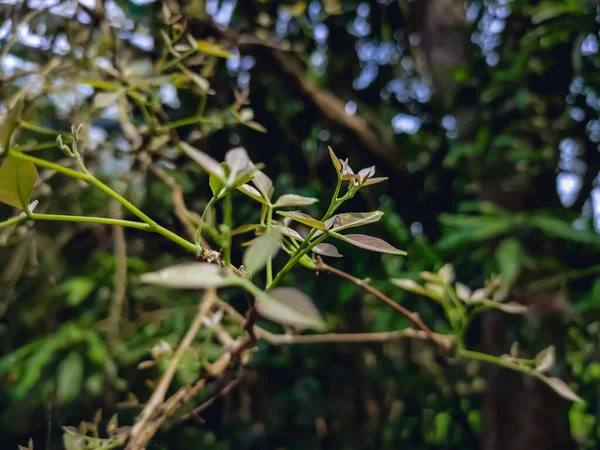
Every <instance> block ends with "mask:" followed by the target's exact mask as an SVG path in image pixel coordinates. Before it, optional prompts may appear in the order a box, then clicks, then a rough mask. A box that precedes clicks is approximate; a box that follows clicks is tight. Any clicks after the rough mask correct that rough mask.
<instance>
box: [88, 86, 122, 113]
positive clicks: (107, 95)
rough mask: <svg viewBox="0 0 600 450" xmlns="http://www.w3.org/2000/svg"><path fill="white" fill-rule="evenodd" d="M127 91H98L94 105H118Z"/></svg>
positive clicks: (98, 106)
mask: <svg viewBox="0 0 600 450" xmlns="http://www.w3.org/2000/svg"><path fill="white" fill-rule="evenodd" d="M124 93H125V91H122V90H121V91H114V92H98V93H97V94H96V96H95V97H94V106H95V107H96V108H98V109H102V108H107V107H109V106H112V105H116V104H117V102H118V101H119V99H120V98H121V97H122V96H123V94H124Z"/></svg>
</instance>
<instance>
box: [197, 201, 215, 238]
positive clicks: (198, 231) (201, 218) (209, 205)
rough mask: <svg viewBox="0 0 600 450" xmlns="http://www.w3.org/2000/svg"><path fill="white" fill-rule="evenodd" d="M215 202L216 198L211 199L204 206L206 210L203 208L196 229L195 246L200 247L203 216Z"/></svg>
mask: <svg viewBox="0 0 600 450" xmlns="http://www.w3.org/2000/svg"><path fill="white" fill-rule="evenodd" d="M216 202H217V198H216V197H212V198H211V199H210V200H209V201H208V203H207V204H206V208H204V211H203V212H202V216H201V217H200V223H199V224H198V228H196V245H197V246H198V247H199V246H200V238H201V237H202V226H203V225H204V216H205V215H206V212H207V211H208V210H209V209H210V208H212V207H213V205H214V204H215V203H216Z"/></svg>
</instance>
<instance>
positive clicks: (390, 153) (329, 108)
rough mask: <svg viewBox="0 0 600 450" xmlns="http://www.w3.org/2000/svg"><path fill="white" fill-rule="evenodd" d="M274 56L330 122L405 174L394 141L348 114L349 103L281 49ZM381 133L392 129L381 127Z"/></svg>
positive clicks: (360, 118) (299, 88) (275, 51)
mask: <svg viewBox="0 0 600 450" xmlns="http://www.w3.org/2000/svg"><path fill="white" fill-rule="evenodd" d="M271 55H272V56H273V58H274V60H275V62H276V63H277V65H278V66H279V69H280V70H281V71H282V72H283V73H284V74H286V75H287V76H288V77H289V78H290V79H291V80H292V82H293V83H294V85H295V86H296V87H297V88H298V90H299V91H300V92H302V94H303V95H304V96H305V97H306V98H307V99H308V100H309V101H310V102H312V103H313V104H314V105H315V107H316V108H317V109H318V110H319V111H320V112H321V114H323V115H324V116H325V117H326V118H327V119H328V120H329V121H331V122H332V123H334V124H335V125H337V126H338V127H340V128H342V129H344V130H346V131H347V132H348V133H350V134H351V135H352V136H354V137H355V138H356V140H357V141H358V142H360V144H361V145H362V146H363V147H364V148H365V149H366V150H367V151H368V152H369V153H371V154H372V155H374V156H376V157H378V158H381V159H382V160H383V161H385V162H386V163H387V164H388V165H389V166H390V167H392V168H393V169H394V170H396V171H402V172H404V171H405V170H406V167H405V166H406V164H405V162H404V161H403V160H402V158H401V157H400V153H399V152H398V150H397V148H396V147H395V146H394V143H393V141H392V140H391V139H386V138H384V137H382V136H381V135H380V134H381V133H377V132H376V131H375V130H373V129H372V128H371V127H370V126H369V124H368V122H367V121H366V120H365V119H364V118H362V117H360V116H358V115H355V114H347V113H346V103H345V102H344V101H343V100H342V99H340V98H339V97H337V96H335V95H334V94H332V93H331V92H329V91H326V90H325V89H322V88H320V87H319V86H317V85H316V84H315V83H314V82H313V81H312V80H310V79H309V78H307V77H306V76H305V75H304V71H303V70H302V67H301V66H300V64H299V62H298V61H297V60H296V59H295V58H294V57H293V56H290V55H288V54H286V53H284V52H282V51H279V50H272V51H271ZM377 128H379V129H381V130H385V129H389V127H386V126H385V125H383V124H378V127H377Z"/></svg>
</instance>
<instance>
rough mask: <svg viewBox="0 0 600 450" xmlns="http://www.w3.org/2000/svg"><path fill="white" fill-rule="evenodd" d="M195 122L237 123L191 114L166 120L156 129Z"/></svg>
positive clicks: (160, 129) (166, 128)
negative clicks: (171, 120) (166, 121)
mask: <svg viewBox="0 0 600 450" xmlns="http://www.w3.org/2000/svg"><path fill="white" fill-rule="evenodd" d="M196 123H209V124H213V125H232V124H235V123H238V122H237V121H231V120H229V121H227V120H219V119H214V118H212V117H204V116H199V115H196V116H192V117H186V118H185V119H179V120H174V121H173V122H168V123H165V124H164V125H161V126H160V127H159V128H158V129H159V131H165V130H170V129H172V128H179V127H185V126H187V125H194V124H196Z"/></svg>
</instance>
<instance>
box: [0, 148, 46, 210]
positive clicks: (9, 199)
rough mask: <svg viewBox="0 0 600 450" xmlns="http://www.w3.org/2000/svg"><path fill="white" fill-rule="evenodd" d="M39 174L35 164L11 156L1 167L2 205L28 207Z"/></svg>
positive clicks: (0, 188)
mask: <svg viewBox="0 0 600 450" xmlns="http://www.w3.org/2000/svg"><path fill="white" fill-rule="evenodd" d="M37 177H38V173H37V169H36V167H35V164H33V163H32V162H29V161H23V160H22V159H19V158H16V157H14V156H13V155H11V154H9V155H8V156H7V157H6V159H5V160H4V163H3V164H2V166H1V167H0V203H5V204H7V205H10V206H14V207H16V208H22V205H28V204H29V201H30V200H31V194H32V193H33V188H34V187H35V182H36V180H37Z"/></svg>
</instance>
